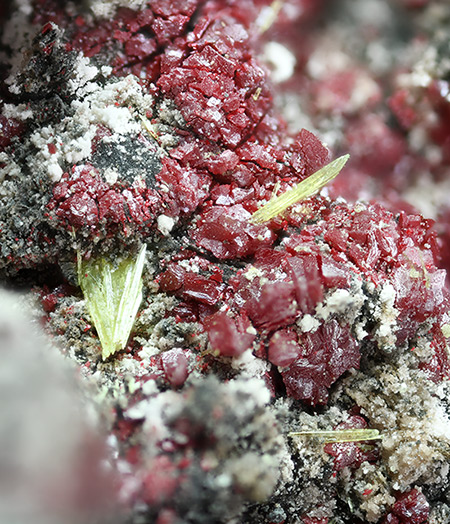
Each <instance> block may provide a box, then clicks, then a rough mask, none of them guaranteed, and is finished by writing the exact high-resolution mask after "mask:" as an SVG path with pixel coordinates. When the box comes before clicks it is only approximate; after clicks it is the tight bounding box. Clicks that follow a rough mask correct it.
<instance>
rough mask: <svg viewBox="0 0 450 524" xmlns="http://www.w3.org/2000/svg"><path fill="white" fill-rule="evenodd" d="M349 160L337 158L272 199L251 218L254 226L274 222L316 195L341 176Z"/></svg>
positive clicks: (347, 156) (344, 157) (342, 157)
mask: <svg viewBox="0 0 450 524" xmlns="http://www.w3.org/2000/svg"><path fill="white" fill-rule="evenodd" d="M349 158H350V155H344V156H340V157H339V158H336V160H333V162H330V163H329V164H327V165H326V166H324V167H322V168H321V169H319V171H316V172H315V173H314V174H313V175H311V176H309V177H308V178H305V180H302V181H301V182H300V183H299V184H297V185H295V186H294V187H293V188H292V189H289V190H288V191H286V192H285V193H283V194H282V195H279V196H277V197H274V198H271V199H270V200H269V202H267V204H265V205H264V206H263V207H261V208H260V209H258V211H256V212H255V213H253V215H252V216H251V217H250V222H252V223H253V224H262V223H264V222H268V221H269V220H272V218H274V217H276V216H277V215H280V214H281V213H283V212H284V211H286V209H287V208H288V207H291V206H292V205H294V204H296V203H297V202H300V201H302V200H305V198H309V197H310V196H312V195H314V193H317V191H319V190H320V189H322V187H323V186H325V185H326V184H328V182H331V180H333V178H335V177H337V176H338V175H339V173H340V172H341V171H342V169H343V167H344V166H345V164H346V163H347V160H348V159H349Z"/></svg>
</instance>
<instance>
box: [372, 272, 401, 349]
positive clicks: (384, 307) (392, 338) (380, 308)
mask: <svg viewBox="0 0 450 524" xmlns="http://www.w3.org/2000/svg"><path fill="white" fill-rule="evenodd" d="M395 297H396V291H395V289H394V286H393V285H392V284H390V283H389V282H387V283H386V284H384V285H383V288H382V290H381V292H380V295H379V302H378V303H377V304H376V305H375V307H374V311H373V317H374V319H375V320H377V322H378V328H377V329H376V330H375V339H376V340H377V342H378V344H379V345H380V346H381V347H383V346H384V347H386V348H389V347H390V348H393V347H395V344H396V335H395V332H396V330H397V317H398V310H397V309H396V308H395V307H394V304H395Z"/></svg>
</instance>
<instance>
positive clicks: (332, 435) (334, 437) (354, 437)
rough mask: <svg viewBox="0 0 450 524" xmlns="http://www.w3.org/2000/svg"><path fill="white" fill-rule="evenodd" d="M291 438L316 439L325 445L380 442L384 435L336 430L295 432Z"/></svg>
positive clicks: (375, 431) (368, 431)
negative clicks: (366, 441)
mask: <svg viewBox="0 0 450 524" xmlns="http://www.w3.org/2000/svg"><path fill="white" fill-rule="evenodd" d="M289 436H290V437H306V438H316V439H319V440H320V441H321V442H324V443H325V444H330V443H332V442H361V441H365V440H380V439H381V438H382V435H381V434H380V432H379V431H378V430H377V429H336V430H325V431H322V430H318V431H294V432H292V433H289Z"/></svg>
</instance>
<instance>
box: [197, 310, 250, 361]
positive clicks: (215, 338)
mask: <svg viewBox="0 0 450 524" xmlns="http://www.w3.org/2000/svg"><path fill="white" fill-rule="evenodd" d="M239 324H240V325H239ZM249 326H250V324H249V323H248V322H245V320H244V321H242V320H241V321H240V322H238V323H237V322H235V321H234V320H233V319H232V318H231V317H229V316H228V315H227V314H226V313H224V312H221V311H219V312H217V313H215V314H214V315H212V316H210V317H208V318H207V319H206V320H205V327H206V330H207V332H208V338H209V341H210V344H211V346H212V349H214V350H216V351H218V352H219V353H220V354H221V355H223V356H225V357H238V356H239V355H241V354H242V353H243V352H244V351H245V350H246V349H248V348H250V347H251V345H252V342H253V339H254V338H255V337H254V335H253V334H251V333H248V332H247V331H246V328H247V327H249Z"/></svg>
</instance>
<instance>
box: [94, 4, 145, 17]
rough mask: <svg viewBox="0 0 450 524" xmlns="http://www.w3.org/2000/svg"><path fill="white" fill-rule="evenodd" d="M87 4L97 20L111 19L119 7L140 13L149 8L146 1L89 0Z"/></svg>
mask: <svg viewBox="0 0 450 524" xmlns="http://www.w3.org/2000/svg"><path fill="white" fill-rule="evenodd" d="M87 4H88V7H89V8H90V9H91V11H92V12H93V14H94V16H95V17H96V18H111V17H112V16H114V14H115V12H116V11H117V9H118V8H119V7H127V8H128V9H133V10H135V11H138V10H139V9H144V8H145V7H146V6H147V2H146V0H89V1H88V2H87Z"/></svg>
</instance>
